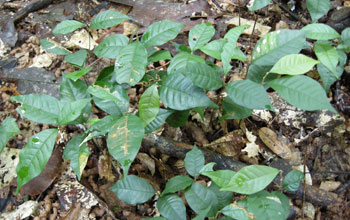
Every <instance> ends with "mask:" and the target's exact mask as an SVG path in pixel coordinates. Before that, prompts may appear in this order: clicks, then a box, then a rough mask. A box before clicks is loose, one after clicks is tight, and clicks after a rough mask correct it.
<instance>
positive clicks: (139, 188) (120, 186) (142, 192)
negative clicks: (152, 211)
mask: <svg viewBox="0 0 350 220" xmlns="http://www.w3.org/2000/svg"><path fill="white" fill-rule="evenodd" d="M110 190H112V191H113V192H114V193H115V194H116V195H117V196H118V198H119V199H120V200H122V201H123V202H125V203H128V204H130V205H136V204H140V203H144V202H146V201H147V200H149V199H150V198H151V197H152V196H153V195H154V189H153V187H152V185H151V184H149V183H148V182H147V181H146V180H145V179H143V178H140V177H138V176H134V175H129V176H125V177H124V178H123V179H121V180H118V182H117V183H116V184H114V185H113V186H112V187H111V188H110Z"/></svg>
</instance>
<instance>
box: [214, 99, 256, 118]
mask: <svg viewBox="0 0 350 220" xmlns="http://www.w3.org/2000/svg"><path fill="white" fill-rule="evenodd" d="M222 109H223V111H224V115H223V116H222V118H221V119H220V120H226V119H236V120H240V119H244V118H248V117H249V116H250V115H251V114H252V111H253V110H252V109H250V108H245V107H243V106H240V105H238V104H237V103H235V102H234V101H232V99H231V98H230V97H228V96H227V97H225V99H224V102H223V103H222Z"/></svg>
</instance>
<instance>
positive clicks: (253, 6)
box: [247, 0, 271, 11]
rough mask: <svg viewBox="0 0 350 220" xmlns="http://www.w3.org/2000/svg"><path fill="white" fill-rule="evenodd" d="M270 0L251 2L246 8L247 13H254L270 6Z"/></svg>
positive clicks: (254, 0)
mask: <svg viewBox="0 0 350 220" xmlns="http://www.w3.org/2000/svg"><path fill="white" fill-rule="evenodd" d="M270 2H271V0H253V1H252V3H251V2H250V4H249V5H248V6H247V7H248V10H249V11H256V10H259V9H262V8H264V7H265V6H267V5H268V4H270Z"/></svg>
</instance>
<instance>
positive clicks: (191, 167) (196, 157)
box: [185, 145, 205, 177]
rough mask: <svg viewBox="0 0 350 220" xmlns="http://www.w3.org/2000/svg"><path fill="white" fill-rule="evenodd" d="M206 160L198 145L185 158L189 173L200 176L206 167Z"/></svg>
mask: <svg viewBox="0 0 350 220" xmlns="http://www.w3.org/2000/svg"><path fill="white" fill-rule="evenodd" d="M204 163H205V158H204V155H203V153H202V151H201V150H199V149H198V148H197V147H196V145H195V146H193V149H192V150H191V151H189V152H188V153H186V156H185V168H186V171H187V173H189V174H190V175H191V176H193V177H196V176H198V175H199V171H200V170H201V169H202V168H203V167H204Z"/></svg>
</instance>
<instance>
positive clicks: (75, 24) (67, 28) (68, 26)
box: [52, 20, 84, 34]
mask: <svg viewBox="0 0 350 220" xmlns="http://www.w3.org/2000/svg"><path fill="white" fill-rule="evenodd" d="M83 26H84V24H83V23H81V22H79V21H75V20H65V21H62V22H60V23H59V24H57V25H56V27H55V28H54V29H53V31H52V33H53V34H69V33H71V32H73V31H75V30H76V29H78V28H81V27H83Z"/></svg>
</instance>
